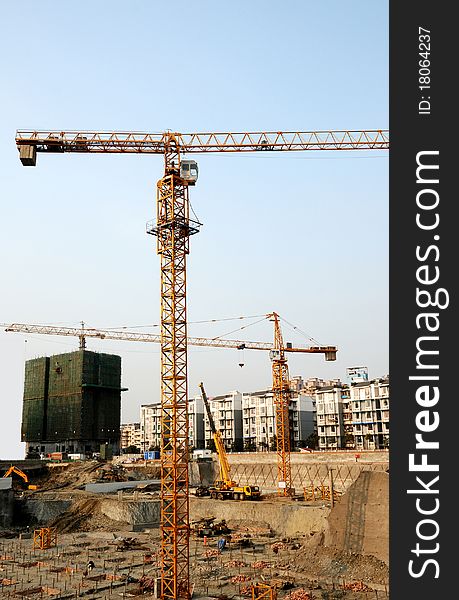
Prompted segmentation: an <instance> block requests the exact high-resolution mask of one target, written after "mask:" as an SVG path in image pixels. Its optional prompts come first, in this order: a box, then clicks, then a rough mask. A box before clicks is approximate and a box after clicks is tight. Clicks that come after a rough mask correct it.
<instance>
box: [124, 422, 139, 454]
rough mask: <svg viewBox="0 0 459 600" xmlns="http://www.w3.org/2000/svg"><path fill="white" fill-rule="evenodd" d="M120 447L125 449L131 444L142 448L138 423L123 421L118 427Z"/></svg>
mask: <svg viewBox="0 0 459 600" xmlns="http://www.w3.org/2000/svg"><path fill="white" fill-rule="evenodd" d="M120 430H121V436H120V447H121V450H126V448H129V447H131V446H135V447H136V448H139V449H141V448H142V441H141V430H140V423H124V424H122V425H121V427H120Z"/></svg>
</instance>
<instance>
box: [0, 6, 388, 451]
mask: <svg viewBox="0 0 459 600" xmlns="http://www.w3.org/2000/svg"><path fill="white" fill-rule="evenodd" d="M0 55H1V56H2V62H3V65H2V70H1V72H2V75H1V76H0V77H1V79H2V95H1V97H0V102H1V111H0V165H1V178H0V198H1V200H0V227H1V237H0V239H1V241H0V244H1V255H2V263H1V281H2V284H3V285H2V293H1V296H0V322H4V323H10V322H22V323H49V324H66V325H69V326H78V324H79V322H80V321H81V320H84V321H85V322H86V323H87V324H88V325H89V326H93V327H101V328H103V327H117V326H127V327H129V328H134V327H137V326H140V325H153V324H157V323H158V322H159V301H160V295H159V257H158V256H157V255H156V249H155V239H154V238H152V237H150V236H147V235H146V234H145V222H146V221H148V220H150V219H152V218H154V217H155V201H156V200H155V193H156V192H155V186H156V181H157V180H158V179H159V178H160V177H161V175H162V170H163V161H162V158H161V157H160V156H154V155H153V156H148V155H145V156H123V155H111V156H110V155H72V154H64V155H44V154H39V155H38V161H37V167H36V168H24V167H22V166H21V163H20V162H19V158H18V153H17V150H16V146H15V143H14V137H15V131H16V129H57V130H62V131H66V130H67V131H71V130H95V131H112V130H113V131H116V130H118V131H145V132H162V131H164V130H166V129H171V130H174V131H180V132H193V131H309V130H324V129H326V130H328V129H387V128H388V3H387V2H386V1H383V0H379V1H375V2H368V1H366V0H351V1H350V2H342V1H339V0H333V1H332V0H329V1H325V2H320V3H319V2H315V1H314V2H313V1H304V0H303V1H299V0H298V1H293V0H290V1H288V0H287V1H284V2H269V1H266V0H265V1H263V2H261V1H252V2H243V1H242V0H233V1H232V2H229V3H220V2H211V1H199V2H193V3H190V2H184V1H182V0H177V1H176V2H174V3H173V5H169V4H168V3H166V2H154V1H147V0H144V1H141V0H130V1H129V2H122V1H114V0H111V1H102V0H101V1H99V2H94V1H85V0H80V2H78V3H70V2H57V1H46V0H41V1H40V2H35V1H31V0H23V1H22V2H21V3H5V4H4V5H3V6H2V20H1V24H0ZM387 154H388V153H387V151H386V152H385V151H367V152H363V151H360V152H348V153H341V152H322V153H320V152H303V153H290V152H284V153H268V152H263V153H249V154H237V155H225V154H215V155H206V156H199V155H197V156H196V155H194V156H193V158H196V159H197V160H198V163H199V174H200V176H199V181H198V184H197V185H196V187H195V188H192V189H191V193H190V197H191V203H192V206H193V208H194V210H195V212H196V214H197V216H198V218H199V219H200V220H201V221H202V223H203V224H204V226H203V228H202V230H201V232H200V233H199V234H198V235H196V236H195V237H193V238H192V239H191V254H190V257H189V263H188V264H189V269H188V317H189V320H190V322H191V323H190V327H189V334H190V335H193V336H206V337H214V336H216V335H220V334H223V333H226V332H230V331H233V330H237V329H238V328H239V327H241V326H243V325H248V324H249V323H252V322H254V321H257V320H259V318H255V317H256V316H258V315H263V314H265V313H268V312H271V311H276V312H278V313H279V314H280V315H281V316H283V317H284V318H285V319H286V320H287V321H288V322H289V323H291V324H293V325H294V326H296V327H297V328H298V330H301V331H303V332H306V333H307V334H308V335H310V336H312V337H313V338H314V339H315V340H317V341H318V342H320V343H322V344H334V345H337V346H338V349H339V351H338V359H337V361H336V362H331V363H326V362H325V361H324V359H323V357H321V356H320V355H319V356H309V355H302V356H301V355H300V356H295V357H292V358H291V359H289V365H290V374H291V375H300V374H301V375H302V376H303V377H305V378H306V377H313V376H318V377H325V378H332V377H333V378H334V377H340V378H341V379H345V377H346V368H347V367H349V366H355V365H366V366H368V368H369V372H370V377H379V376H382V375H385V374H386V373H387V372H388V155H387ZM237 316H250V317H254V318H251V319H247V320H241V321H238V320H235V321H230V320H229V321H226V320H225V321H219V322H217V323H197V322H198V321H209V320H212V319H228V318H230V317H237ZM298 330H293V329H291V328H289V327H288V325H287V324H284V337H285V339H286V340H288V341H292V342H293V343H296V344H301V343H303V344H307V343H308V339H307V337H305V336H304V335H301V334H300V333H299V332H298ZM148 331H154V332H159V328H158V327H154V328H150V329H148ZM272 335H273V332H272V324H271V323H269V322H268V321H266V322H263V323H258V324H256V325H253V326H251V327H249V328H247V330H245V329H244V330H242V331H235V332H234V333H233V334H232V335H231V336H229V337H233V338H238V339H247V340H260V341H270V340H271V339H272ZM76 348H77V340H76V339H75V340H74V339H73V338H63V337H50V336H48V337H47V336H27V337H26V336H23V335H20V334H13V333H8V334H7V333H4V332H3V330H2V332H0V371H1V382H2V385H1V392H0V393H1V402H2V419H1V420H0V458H15V457H20V456H22V455H23V447H22V444H20V442H19V438H20V421H21V410H22V393H23V374H24V361H25V360H27V359H29V358H33V357H36V356H43V355H50V354H56V353H61V352H67V351H71V350H74V349H76ZM88 348H89V349H94V350H100V351H105V352H114V353H116V354H119V355H121V356H122V365H123V366H122V368H123V377H122V379H123V385H124V386H125V387H127V388H129V391H128V392H125V393H124V395H123V409H122V419H123V421H131V420H138V418H139V406H140V404H143V403H149V402H153V401H156V400H158V399H159V381H160V379H159V374H160V370H159V348H158V347H157V346H154V345H148V344H141V343H132V342H124V343H114V342H108V341H107V342H105V343H103V342H89V343H88ZM240 362H243V363H244V365H245V366H244V367H243V368H241V367H239V366H238V364H239V363H240ZM200 381H204V382H205V385H206V390H207V393H208V394H209V395H211V396H212V395H216V394H221V393H225V392H227V391H230V390H234V389H238V390H240V391H254V390H257V389H265V388H267V387H269V386H270V384H271V367H270V362H269V358H268V354H267V353H265V352H255V351H245V352H244V353H242V352H238V351H236V350H213V349H209V348H190V352H189V382H190V386H189V388H190V394H196V393H198V391H199V390H198V387H197V386H198V383H199V382H200Z"/></svg>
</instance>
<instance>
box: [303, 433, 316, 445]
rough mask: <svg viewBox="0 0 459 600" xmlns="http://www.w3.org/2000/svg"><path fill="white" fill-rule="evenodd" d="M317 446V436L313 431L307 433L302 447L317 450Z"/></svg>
mask: <svg viewBox="0 0 459 600" xmlns="http://www.w3.org/2000/svg"><path fill="white" fill-rule="evenodd" d="M318 447H319V436H318V435H317V433H316V432H315V431H314V432H313V433H311V434H309V435H308V437H307V438H306V446H303V448H312V449H313V450H317V448H318Z"/></svg>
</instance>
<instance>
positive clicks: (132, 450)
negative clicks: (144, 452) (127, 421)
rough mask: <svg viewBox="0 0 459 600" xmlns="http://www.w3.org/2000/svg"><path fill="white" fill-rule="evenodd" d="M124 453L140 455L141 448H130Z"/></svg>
mask: <svg viewBox="0 0 459 600" xmlns="http://www.w3.org/2000/svg"><path fill="white" fill-rule="evenodd" d="M123 452H124V454H140V448H137V446H128V447H127V448H125V449H124V450H123Z"/></svg>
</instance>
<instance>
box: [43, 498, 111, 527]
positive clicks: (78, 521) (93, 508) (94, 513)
mask: <svg viewBox="0 0 459 600" xmlns="http://www.w3.org/2000/svg"><path fill="white" fill-rule="evenodd" d="M48 527H56V529H57V531H58V532H59V533H73V532H76V531H113V530H116V529H119V528H120V522H119V521H113V520H112V519H109V518H108V517H106V516H105V515H104V514H102V512H101V510H100V500H99V499H96V498H88V499H81V500H75V501H74V502H73V503H72V506H71V507H70V509H69V510H67V511H66V512H64V513H62V514H61V515H59V516H58V517H56V518H55V519H53V520H52V521H51V522H50V523H48Z"/></svg>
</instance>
